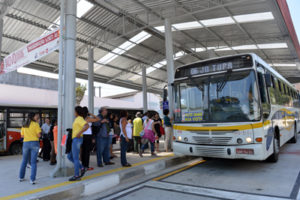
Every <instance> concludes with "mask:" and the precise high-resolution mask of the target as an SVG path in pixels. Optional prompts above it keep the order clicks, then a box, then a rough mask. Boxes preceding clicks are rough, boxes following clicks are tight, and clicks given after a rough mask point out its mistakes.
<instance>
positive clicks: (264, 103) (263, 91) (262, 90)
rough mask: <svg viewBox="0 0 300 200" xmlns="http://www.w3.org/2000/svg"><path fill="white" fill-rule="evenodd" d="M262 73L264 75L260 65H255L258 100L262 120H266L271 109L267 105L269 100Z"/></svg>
mask: <svg viewBox="0 0 300 200" xmlns="http://www.w3.org/2000/svg"><path fill="white" fill-rule="evenodd" d="M264 73H265V70H264V68H263V67H262V66H261V65H260V64H257V77H258V86H259V91H260V98H261V102H262V110H263V118H264V119H267V118H268V117H269V115H270V111H271V108H270V103H269V98H268V93H267V87H266V83H265V79H264V78H265V77H264Z"/></svg>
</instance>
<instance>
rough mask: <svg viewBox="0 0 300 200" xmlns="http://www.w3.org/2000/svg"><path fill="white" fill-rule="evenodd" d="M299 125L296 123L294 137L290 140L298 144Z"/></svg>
mask: <svg viewBox="0 0 300 200" xmlns="http://www.w3.org/2000/svg"><path fill="white" fill-rule="evenodd" d="M297 135H298V134H297V125H296V122H295V124H294V136H293V137H292V139H291V140H290V142H291V143H294V144H296V143H297Z"/></svg>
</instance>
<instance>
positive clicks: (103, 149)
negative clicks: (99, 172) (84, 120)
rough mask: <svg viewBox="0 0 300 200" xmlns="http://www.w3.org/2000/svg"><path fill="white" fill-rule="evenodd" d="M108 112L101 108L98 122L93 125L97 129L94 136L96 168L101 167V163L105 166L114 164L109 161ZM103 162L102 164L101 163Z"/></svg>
mask: <svg viewBox="0 0 300 200" xmlns="http://www.w3.org/2000/svg"><path fill="white" fill-rule="evenodd" d="M107 114H108V112H107V109H106V108H101V109H100V110H99V115H98V117H99V119H100V121H99V122H96V123H94V125H95V126H98V127H99V132H98V133H97V136H96V145H97V165H98V167H103V162H104V164H105V165H114V164H115V163H113V162H111V161H110V155H109V148H110V144H109V132H110V126H109V119H108V116H107ZM102 160H103V162H102Z"/></svg>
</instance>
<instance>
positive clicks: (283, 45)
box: [257, 43, 288, 49]
mask: <svg viewBox="0 0 300 200" xmlns="http://www.w3.org/2000/svg"><path fill="white" fill-rule="evenodd" d="M257 46H258V48H260V49H284V48H288V45H287V43H269V44H258V45H257Z"/></svg>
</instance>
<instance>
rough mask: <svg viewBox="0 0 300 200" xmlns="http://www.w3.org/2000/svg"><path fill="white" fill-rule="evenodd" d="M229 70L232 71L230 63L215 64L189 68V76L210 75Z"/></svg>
mask: <svg viewBox="0 0 300 200" xmlns="http://www.w3.org/2000/svg"><path fill="white" fill-rule="evenodd" d="M230 69H233V65H232V62H224V63H217V64H211V65H205V66H201V67H195V68H191V71H190V74H191V75H197V74H206V73H212V72H218V71H227V70H230Z"/></svg>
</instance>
